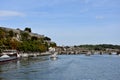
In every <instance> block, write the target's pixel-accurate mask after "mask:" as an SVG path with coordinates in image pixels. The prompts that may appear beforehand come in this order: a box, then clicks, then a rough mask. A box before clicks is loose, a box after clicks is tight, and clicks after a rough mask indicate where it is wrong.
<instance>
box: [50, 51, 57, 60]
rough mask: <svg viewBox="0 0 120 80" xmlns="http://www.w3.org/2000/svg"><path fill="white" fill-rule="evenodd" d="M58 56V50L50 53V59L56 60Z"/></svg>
mask: <svg viewBox="0 0 120 80" xmlns="http://www.w3.org/2000/svg"><path fill="white" fill-rule="evenodd" d="M57 58H58V56H57V52H55V53H54V54H52V55H50V59H53V60H56V59H57Z"/></svg>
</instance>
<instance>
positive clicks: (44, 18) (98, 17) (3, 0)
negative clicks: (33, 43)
mask: <svg viewBox="0 0 120 80" xmlns="http://www.w3.org/2000/svg"><path fill="white" fill-rule="evenodd" d="M0 26H2V27H8V28H14V29H17V28H20V29H22V30H24V28H25V27H29V28H31V29H32V32H34V33H38V34H42V35H45V36H48V37H50V38H51V39H52V41H54V42H56V43H57V45H59V46H72V45H82V44H114V45H120V0H0Z"/></svg>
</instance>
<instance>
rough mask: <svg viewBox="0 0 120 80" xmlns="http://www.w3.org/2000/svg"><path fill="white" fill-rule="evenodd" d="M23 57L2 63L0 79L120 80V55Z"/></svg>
mask: <svg viewBox="0 0 120 80" xmlns="http://www.w3.org/2000/svg"><path fill="white" fill-rule="evenodd" d="M58 57H59V58H58V59H56V60H51V59H50V58H49V56H42V57H40V56H39V57H30V58H23V59H21V60H16V61H11V62H9V63H4V64H1V65H0V80H119V79H120V76H119V75H120V70H119V68H120V56H116V55H92V56H84V55H60V56H58Z"/></svg>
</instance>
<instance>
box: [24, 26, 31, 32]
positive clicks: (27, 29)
mask: <svg viewBox="0 0 120 80" xmlns="http://www.w3.org/2000/svg"><path fill="white" fill-rule="evenodd" d="M24 31H27V32H32V31H31V28H28V27H26V28H25V29H24Z"/></svg>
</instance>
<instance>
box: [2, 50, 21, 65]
mask: <svg viewBox="0 0 120 80" xmlns="http://www.w3.org/2000/svg"><path fill="white" fill-rule="evenodd" d="M19 57H20V56H19V54H18V52H17V51H16V50H4V51H3V52H2V53H0V63H1V62H6V61H11V60H15V59H18V58H19Z"/></svg>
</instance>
